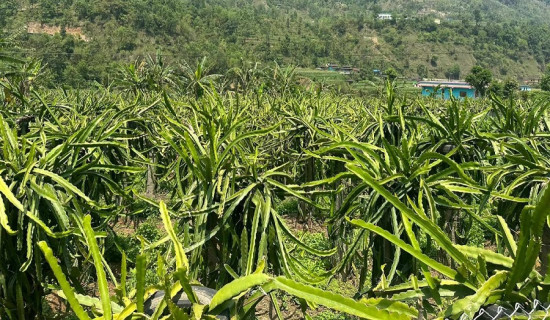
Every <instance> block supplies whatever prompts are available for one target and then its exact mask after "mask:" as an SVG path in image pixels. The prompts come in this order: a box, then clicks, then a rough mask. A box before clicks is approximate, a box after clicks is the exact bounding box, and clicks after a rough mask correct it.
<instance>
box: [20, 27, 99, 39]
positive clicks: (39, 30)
mask: <svg viewBox="0 0 550 320" xmlns="http://www.w3.org/2000/svg"><path fill="white" fill-rule="evenodd" d="M62 30H63V28H62V27H61V26H50V25H47V24H43V23H39V22H30V23H29V24H28V25H27V33H30V34H49V35H52V36H53V35H56V34H58V33H61V31H62ZM64 30H65V33H67V34H69V35H71V36H74V37H77V38H79V39H80V40H82V41H85V42H88V41H90V39H89V38H88V37H87V36H86V35H85V34H84V33H83V32H82V28H81V27H76V28H70V27H65V28H64Z"/></svg>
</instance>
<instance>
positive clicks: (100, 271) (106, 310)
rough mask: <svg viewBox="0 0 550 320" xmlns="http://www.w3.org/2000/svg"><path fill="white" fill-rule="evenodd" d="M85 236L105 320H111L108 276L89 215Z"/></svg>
mask: <svg viewBox="0 0 550 320" xmlns="http://www.w3.org/2000/svg"><path fill="white" fill-rule="evenodd" d="M84 234H85V236H86V241H87V242H88V247H89V249H90V252H91V253H92V258H93V260H94V265H95V270H96V274H97V286H98V289H99V296H100V298H101V304H102V305H103V318H104V319H105V320H111V319H112V318H113V314H112V312H111V298H110V296H109V286H108V284H107V276H106V275H105V269H104V268H103V261H102V256H101V252H100V251H99V247H98V246H97V241H96V239H95V233H94V230H93V229H92V217H91V216H90V215H87V216H85V217H84Z"/></svg>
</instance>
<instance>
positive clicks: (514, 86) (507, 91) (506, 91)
mask: <svg viewBox="0 0 550 320" xmlns="http://www.w3.org/2000/svg"><path fill="white" fill-rule="evenodd" d="M518 89H519V82H518V81H517V80H516V79H512V78H508V79H506V81H504V84H503V86H502V95H503V96H504V97H505V98H510V97H513V96H514V95H515V94H516V91H518Z"/></svg>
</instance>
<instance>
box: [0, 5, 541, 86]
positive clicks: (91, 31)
mask: <svg viewBox="0 0 550 320" xmlns="http://www.w3.org/2000/svg"><path fill="white" fill-rule="evenodd" d="M0 12H1V13H2V14H1V15H0V27H1V28H2V30H3V32H4V33H5V34H7V35H9V36H11V37H12V38H13V40H15V41H16V43H18V44H19V48H13V49H12V50H13V51H20V52H21V53H24V54H28V55H32V56H36V57H38V58H42V59H43V60H44V61H45V62H46V63H47V65H48V67H49V69H50V70H51V75H50V77H49V81H50V82H51V83H59V82H63V83H67V84H69V85H72V86H83V85H86V84H87V83H90V82H92V81H98V82H103V83H106V82H108V81H109V78H110V77H109V73H108V72H107V71H106V70H107V69H109V68H112V67H113V66H114V65H116V64H119V63H121V62H122V63H126V64H128V63H130V62H132V61H135V60H136V59H138V58H140V57H144V56H147V55H152V54H156V53H161V54H162V55H164V56H165V60H167V61H171V62H175V63H178V62H182V61H190V62H194V61H196V60H197V59H199V58H201V57H203V56H207V57H208V61H209V63H210V64H211V65H213V66H214V68H215V70H216V69H217V70H227V69H228V68H231V67H234V66H239V65H241V64H242V63H243V62H263V63H272V62H274V61H276V62H278V63H279V64H284V65H287V64H293V65H297V66H302V67H316V66H319V65H322V64H326V63H329V62H332V63H339V64H347V65H352V66H355V67H359V68H361V69H362V73H363V74H362V76H364V77H367V76H369V74H370V70H372V69H385V68H388V67H394V68H395V69H397V71H398V72H399V73H400V74H401V75H403V76H406V77H445V76H447V75H449V73H454V74H456V72H457V71H458V73H459V75H460V76H463V75H464V74H465V73H466V72H467V71H468V70H469V69H470V68H471V67H472V66H473V65H474V64H480V65H482V66H486V67H489V68H491V69H492V71H493V73H494V74H495V75H497V76H499V77H515V78H519V79H520V80H521V79H524V80H525V79H534V78H538V77H540V73H541V70H543V67H544V66H545V64H547V63H548V60H550V59H549V58H550V27H549V24H548V17H550V14H549V12H550V9H549V7H548V1H547V0H545V1H537V0H525V1H513V0H502V1H496V0H490V1H474V0H469V1H447V0H445V1H435V0H431V1H359V0H342V1H328V0H313V1H312V0H307V1H306V0H298V1H294V0H293V1H291V0H209V1H191V0H166V1H154V0H61V1H54V0H30V1H29V0H4V1H2V2H1V3H0ZM380 12H388V13H391V14H392V15H393V17H394V19H393V20H392V21H380V20H377V19H376V16H377V14H378V13H380ZM111 70H112V69H111ZM215 70H214V71H215ZM111 73H112V72H111Z"/></svg>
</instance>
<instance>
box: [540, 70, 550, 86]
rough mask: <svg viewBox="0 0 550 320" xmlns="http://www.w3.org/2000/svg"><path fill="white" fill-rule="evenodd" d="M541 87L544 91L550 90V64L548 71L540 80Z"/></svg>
mask: <svg viewBox="0 0 550 320" xmlns="http://www.w3.org/2000/svg"><path fill="white" fill-rule="evenodd" d="M540 88H541V89H542V90H544V91H550V64H548V65H547V66H546V72H545V73H544V75H543V76H542V79H541V80H540Z"/></svg>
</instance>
